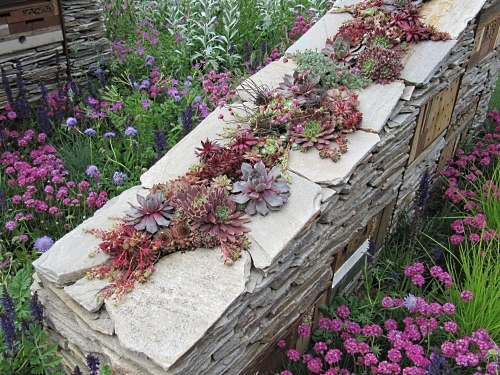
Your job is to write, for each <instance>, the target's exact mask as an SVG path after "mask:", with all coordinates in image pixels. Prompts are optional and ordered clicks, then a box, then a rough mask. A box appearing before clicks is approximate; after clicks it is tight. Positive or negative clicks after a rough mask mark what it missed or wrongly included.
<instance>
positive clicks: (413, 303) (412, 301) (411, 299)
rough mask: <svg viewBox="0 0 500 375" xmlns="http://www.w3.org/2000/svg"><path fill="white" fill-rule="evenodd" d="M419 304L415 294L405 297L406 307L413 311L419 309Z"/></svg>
mask: <svg viewBox="0 0 500 375" xmlns="http://www.w3.org/2000/svg"><path fill="white" fill-rule="evenodd" d="M417 304H418V300H417V297H415V296H414V295H413V294H408V295H407V296H406V297H405V303H404V306H405V307H406V308H407V309H408V310H410V311H412V310H414V309H416V308H417Z"/></svg>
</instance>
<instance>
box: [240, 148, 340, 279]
mask: <svg viewBox="0 0 500 375" xmlns="http://www.w3.org/2000/svg"><path fill="white" fill-rule="evenodd" d="M318 158H319V157H318ZM332 163H333V162H332ZM291 175H292V183H291V184H290V198H289V199H288V202H287V203H285V204H284V205H283V207H281V209H280V210H279V211H277V212H272V211H271V212H270V213H269V214H267V215H266V216H261V215H259V214H256V215H254V216H251V219H250V222H249V223H247V224H246V225H247V226H248V227H249V228H250V232H249V233H248V238H249V239H250V242H251V244H250V249H249V252H250V255H251V256H252V261H253V264H254V266H255V268H256V269H257V270H259V272H261V273H262V274H265V273H266V270H267V269H268V268H269V267H270V266H271V265H272V264H274V263H275V262H276V261H277V260H278V258H279V256H280V254H281V253H282V252H283V251H284V250H285V249H286V247H287V246H288V244H289V243H290V241H292V240H293V239H294V238H295V237H297V235H298V234H299V233H300V232H301V231H303V230H304V229H306V228H308V227H309V225H310V224H311V223H312V221H313V220H314V218H315V217H316V216H317V215H318V214H319V212H320V205H321V197H322V196H321V187H320V186H319V185H317V184H315V183H313V182H311V181H309V180H306V179H305V178H303V177H300V176H298V175H296V174H294V173H291Z"/></svg>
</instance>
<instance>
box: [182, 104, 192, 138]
mask: <svg viewBox="0 0 500 375" xmlns="http://www.w3.org/2000/svg"><path fill="white" fill-rule="evenodd" d="M181 122H182V137H183V138H184V137H185V136H186V135H188V134H189V132H190V131H191V130H192V129H193V108H192V107H191V106H190V105H188V106H187V107H186V110H185V111H184V112H181Z"/></svg>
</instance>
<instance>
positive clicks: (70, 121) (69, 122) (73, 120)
mask: <svg viewBox="0 0 500 375" xmlns="http://www.w3.org/2000/svg"><path fill="white" fill-rule="evenodd" d="M76 121H77V120H76V118H74V117H68V118H67V119H66V126H67V127H68V128H71V127H72V126H75V125H76Z"/></svg>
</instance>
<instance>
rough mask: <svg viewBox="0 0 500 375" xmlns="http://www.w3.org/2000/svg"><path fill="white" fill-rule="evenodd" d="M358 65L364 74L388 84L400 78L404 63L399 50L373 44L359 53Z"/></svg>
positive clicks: (377, 81) (378, 81) (375, 80)
mask: <svg viewBox="0 0 500 375" xmlns="http://www.w3.org/2000/svg"><path fill="white" fill-rule="evenodd" d="M357 67H358V68H359V70H360V73H361V74H362V75H363V76H365V77H368V78H370V79H372V80H373V81H374V82H376V83H381V84H386V83H390V82H393V81H395V80H397V79H399V77H400V76H401V70H402V69H403V64H402V63H401V55H400V53H399V52H398V51H395V50H393V49H386V48H382V47H380V46H371V47H369V48H367V49H366V50H364V51H363V52H362V53H361V54H360V55H359V58H358V62H357Z"/></svg>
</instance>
